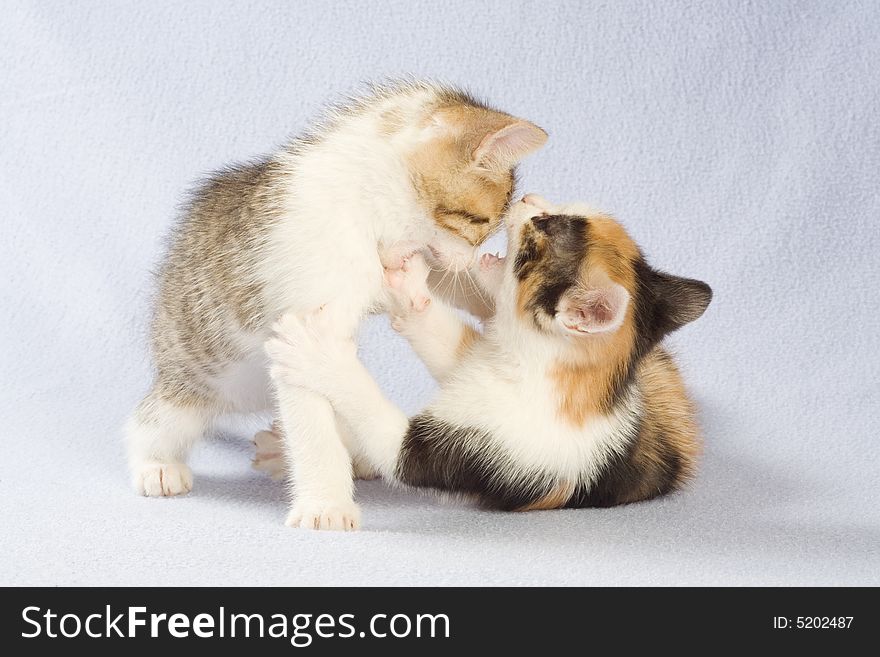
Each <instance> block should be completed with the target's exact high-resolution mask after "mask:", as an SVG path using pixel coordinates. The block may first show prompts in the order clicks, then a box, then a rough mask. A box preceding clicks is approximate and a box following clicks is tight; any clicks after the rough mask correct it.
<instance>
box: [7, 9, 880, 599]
mask: <svg viewBox="0 0 880 657" xmlns="http://www.w3.org/2000/svg"><path fill="white" fill-rule="evenodd" d="M878 62H880V5H878V4H877V3H874V2H864V3H857V2H835V3H832V2H814V3H811V2H772V3H771V2H760V3H748V2H713V3H695V4H694V5H690V4H687V3H679V2H667V1H664V2H656V3H649V2H644V3H623V2H621V3H618V2H595V3H588V2H565V3H549V2H497V3H491V2H490V3H482V2H480V3H478V2H475V1H469V0H445V1H444V2H442V3H441V2H428V3H418V2H392V3H367V2H362V3H335V4H332V3H323V2H315V3H312V2H296V3H287V2H283V3H268V2H230V3H214V2H187V3H183V2H175V3H169V2H149V3H142V2H130V3H126V2H116V3H112V4H111V3H68V2H58V3H52V2H39V3H24V2H9V1H3V2H0V108H2V109H0V231H2V233H0V235H2V239H0V304H2V317H3V319H2V323H0V345H2V349H0V377H2V379H0V395H2V398H0V399H2V407H0V434H2V446H0V454H2V457H0V518H2V530H0V554H2V557H0V584H74V583H79V584H203V585H207V584H502V583H505V584H543V583H547V584H551V583H552V584H642V583H650V584H782V583H789V584H811V583H812V584H844V583H850V584H860V583H861V584H868V583H872V584H875V585H876V584H880V504H878V491H877V488H878V465H880V464H878V456H877V453H878V428H880V423H878V419H877V418H878V413H880V408H878V401H880V400H878V387H880V386H878V374H877V372H878V366H880V356H878V351H880V341H878V331H880V313H878V292H877V285H878V283H880V280H878V279H880V276H878V264H877V254H878V252H880V231H878V227H877V222H878V219H880V194H878V171H880V135H878V119H877V112H878V106H880V76H878V73H877V66H878ZM401 73H412V74H415V75H417V76H431V77H436V78H439V79H443V80H448V81H451V82H454V83H458V84H462V85H465V86H467V87H469V88H471V89H472V90H473V91H475V92H476V93H477V94H479V95H481V96H485V97H486V98H488V99H490V100H491V101H492V102H493V103H495V104H497V105H498V106H500V107H501V108H504V109H506V110H508V111H510V112H512V113H516V114H520V115H522V116H525V117H528V118H529V119H532V120H534V121H536V122H537V123H539V124H540V125H542V126H543V127H545V128H546V129H547V130H548V131H549V133H550V135H551V138H550V141H549V142H548V145H547V146H546V148H545V149H544V150H543V151H542V152H540V153H539V154H537V155H536V156H534V157H532V158H531V159H530V160H529V161H528V162H527V164H526V165H525V166H524V167H523V168H522V181H523V185H522V191H536V192H540V193H542V194H544V195H545V196H547V197H548V198H550V199H556V200H569V199H575V198H577V199H584V200H589V201H591V202H593V203H594V204H595V205H597V206H599V207H602V208H606V209H609V210H611V211H614V212H615V213H617V215H618V216H619V217H620V218H621V219H622V221H623V222H624V223H625V224H626V225H627V226H628V227H629V228H630V230H631V232H632V233H633V234H634V235H635V236H636V238H637V239H638V240H639V242H640V243H641V244H642V245H643V246H644V247H645V250H646V251H647V253H648V255H649V257H650V258H651V259H652V261H653V263H654V264H655V265H657V266H661V267H665V268H667V269H669V270H670V271H673V272H675V273H679V274H685V275H689V276H694V277H699V278H702V279H704V280H706V281H708V282H710V283H711V284H712V286H713V287H714V289H715V301H714V302H713V304H712V306H711V307H710V309H709V311H708V312H707V314H706V315H705V317H704V318H703V319H701V320H700V321H699V322H697V323H696V324H694V325H692V326H690V327H688V328H686V329H685V330H683V331H682V332H681V333H680V334H679V335H678V336H676V339H675V340H674V345H675V347H676V350H677V351H678V353H679V354H680V359H681V362H682V365H683V368H684V370H685V373H686V376H687V378H688V380H689V383H690V386H691V389H692V390H693V393H694V395H695V397H696V399H697V400H698V401H699V404H700V407H701V414H702V421H703V425H704V428H705V437H706V444H707V450H706V457H705V460H704V464H703V468H702V470H701V474H700V477H699V479H698V481H697V482H696V483H695V485H694V486H693V487H692V488H691V489H690V490H689V491H688V492H686V493H684V494H681V495H678V496H675V497H672V498H668V499H665V500H662V501H658V502H652V503H648V504H642V505H637V506H632V507H628V508H618V509H612V510H584V511H565V512H548V513H533V514H526V515H502V514H495V513H485V512H480V511H476V510H473V509H469V508H466V507H463V506H460V505H454V504H442V503H440V502H438V501H436V500H434V499H433V498H430V497H425V496H421V495H418V494H415V493H406V492H400V491H397V492H391V491H389V490H387V489H386V488H385V487H384V486H383V485H382V484H381V483H379V482H371V483H369V484H366V485H359V487H358V496H359V498H360V501H361V503H362V505H363V510H364V516H365V528H364V531H362V532H360V533H359V534H355V535H352V534H347V535H343V534H323V533H311V532H302V531H294V530H291V529H287V528H285V527H284V526H283V525H282V521H283V518H284V513H285V509H284V506H285V505H284V501H283V490H282V487H281V486H280V485H279V484H276V483H274V482H270V481H267V480H264V479H263V478H262V477H261V476H260V475H259V474H258V473H255V472H252V471H251V470H249V455H250V447H249V444H248V442H247V440H246V436H247V434H248V432H249V430H250V429H252V428H253V427H255V426H257V424H256V423H254V422H253V420H252V421H251V422H250V425H247V426H241V425H238V426H234V427H233V428H232V429H230V430H227V431H226V432H225V433H223V434H222V435H221V436H218V437H216V438H215V439H214V440H213V441H209V442H208V443H206V444H205V445H204V446H203V447H202V448H200V449H199V450H198V452H197V453H196V454H195V456H194V459H193V468H194V471H195V475H196V487H195V490H194V492H193V493H192V494H191V495H190V496H188V497H186V498H180V499H169V500H164V499H163V500H155V499H141V498H139V497H136V496H135V495H134V493H133V492H132V491H131V490H130V489H129V486H128V478H127V474H126V472H125V466H124V460H123V450H122V445H121V440H120V438H121V436H120V426H121V424H122V422H123V419H124V416H125V415H126V414H127V413H128V412H129V411H130V410H131V408H132V407H133V406H134V404H135V403H136V402H137V400H138V398H139V395H140V394H142V393H143V391H144V390H145V389H146V387H147V385H148V379H149V376H150V370H149V362H148V360H147V357H146V353H145V325H146V320H147V315H148V310H147V304H148V300H149V294H150V285H149V283H150V279H149V272H150V269H151V268H152V267H154V266H155V264H156V262H157V257H158V255H159V253H160V252H161V247H162V237H163V235H164V234H166V232H167V231H168V228H169V226H170V225H171V223H172V221H173V218H174V216H175V208H176V205H177V203H178V202H179V201H180V199H181V198H182V195H183V192H184V190H185V189H186V188H187V186H188V185H190V183H191V182H192V181H193V180H194V179H196V178H198V177H199V176H201V175H203V174H204V173H206V172H208V171H210V170H212V169H214V168H217V167H219V166H220V165H222V164H224V163H226V162H229V161H232V160H241V159H246V158H249V157H251V156H254V155H257V154H260V153H265V152H267V151H269V150H271V149H272V148H273V147H274V146H275V145H277V144H278V143H280V142H281V141H282V140H283V139H284V138H285V136H286V135H288V134H290V133H292V132H295V131H297V130H299V129H300V128H301V127H302V126H303V125H304V124H305V123H306V121H307V120H308V118H309V117H310V116H313V115H314V114H315V113H316V111H317V110H318V108H319V107H320V106H321V104H322V103H323V102H324V101H326V100H327V99H331V98H333V97H335V96H337V95H338V94H340V93H342V92H345V91H347V90H350V89H351V88H352V87H354V86H356V85H357V84H358V82H360V81H362V80H369V79H377V78H381V77H383V76H386V75H396V74H401ZM363 345H364V352H365V358H366V359H367V361H368V363H369V365H370V367H371V368H372V369H373V370H374V371H375V373H376V376H377V377H378V379H379V381H380V383H381V384H382V386H383V387H384V388H385V389H386V390H387V391H388V392H389V394H391V395H392V396H393V397H394V399H396V400H397V401H399V402H400V403H401V404H402V405H403V406H404V407H405V408H406V409H407V410H408V411H414V410H416V409H417V408H418V407H419V406H420V405H421V404H423V403H425V401H426V400H427V399H428V398H429V397H430V394H431V391H432V389H433V384H432V382H431V381H430V379H429V378H428V376H427V374H426V373H425V371H424V370H423V369H422V367H421V365H420V364H419V363H418V362H417V361H415V359H414V358H413V356H412V355H411V354H410V353H409V351H408V349H407V348H406V346H405V345H404V344H402V342H401V341H400V340H399V339H398V338H397V337H396V336H394V335H393V334H392V333H391V332H390V330H389V329H388V327H387V322H386V321H385V320H384V319H383V318H377V319H374V320H371V321H369V322H368V323H367V325H366V327H365V330H364V332H363Z"/></svg>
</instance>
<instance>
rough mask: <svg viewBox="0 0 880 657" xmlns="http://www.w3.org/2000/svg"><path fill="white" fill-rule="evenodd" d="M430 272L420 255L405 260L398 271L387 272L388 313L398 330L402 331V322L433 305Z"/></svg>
mask: <svg viewBox="0 0 880 657" xmlns="http://www.w3.org/2000/svg"><path fill="white" fill-rule="evenodd" d="M430 271H431V270H430V268H429V267H428V264H427V263H426V262H425V259H424V258H423V257H422V255H421V254H420V253H415V254H413V255H412V256H410V257H409V258H406V259H404V261H403V263H402V265H401V266H400V268H398V269H386V270H385V284H386V290H387V294H388V300H389V304H388V312H389V314H390V315H391V317H392V326H393V327H394V328H395V329H396V330H400V328H399V326H400V323H401V320H403V319H406V318H408V317H410V316H412V315H413V314H416V313H421V312H423V311H424V310H426V309H427V308H428V306H429V305H430V304H431V291H430V290H429V289H428V282H427V279H428V273H429V272H430Z"/></svg>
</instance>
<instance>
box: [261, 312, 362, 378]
mask: <svg viewBox="0 0 880 657" xmlns="http://www.w3.org/2000/svg"><path fill="white" fill-rule="evenodd" d="M272 331H273V333H272V336H271V337H270V338H269V339H268V340H267V341H266V343H265V344H264V349H265V350H266V354H267V355H268V356H269V360H270V367H269V374H270V375H271V376H272V378H273V379H274V380H275V381H276V382H282V383H286V384H288V385H293V386H302V387H305V388H310V389H316V386H317V385H318V384H319V383H320V378H319V377H318V376H317V375H318V374H320V373H322V372H324V371H325V370H328V369H330V370H332V369H333V368H334V366H335V364H336V362H337V361H342V360H344V359H346V358H349V357H355V356H356V349H355V345H354V342H353V341H352V339H351V338H350V337H344V336H342V335H340V334H339V333H338V331H337V329H336V323H335V322H334V321H333V317H332V313H331V312H330V311H329V310H328V309H327V307H326V306H321V307H320V308H318V309H317V310H315V311H312V312H310V313H307V314H305V315H302V316H298V315H296V314H294V313H286V314H285V315H284V316H282V317H281V319H280V320H278V322H276V323H275V325H274V326H273V327H272ZM316 391H317V392H321V390H317V389H316Z"/></svg>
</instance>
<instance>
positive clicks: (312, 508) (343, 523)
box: [284, 499, 361, 532]
mask: <svg viewBox="0 0 880 657" xmlns="http://www.w3.org/2000/svg"><path fill="white" fill-rule="evenodd" d="M284 524H286V525H287V526H288V527H295V528H299V529H324V530H330V531H346V532H349V531H354V530H356V529H360V526H361V510H360V508H359V507H358V505H357V504H355V503H354V502H352V501H337V502H324V501H322V500H308V499H305V500H297V502H296V503H294V505H293V508H292V509H291V510H290V513H289V514H288V515H287V520H286V521H285V523H284Z"/></svg>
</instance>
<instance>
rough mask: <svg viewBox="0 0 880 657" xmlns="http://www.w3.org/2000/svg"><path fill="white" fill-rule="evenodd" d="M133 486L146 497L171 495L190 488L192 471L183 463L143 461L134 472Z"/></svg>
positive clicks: (181, 493) (185, 491) (188, 490)
mask: <svg viewBox="0 0 880 657" xmlns="http://www.w3.org/2000/svg"><path fill="white" fill-rule="evenodd" d="M134 486H135V488H136V489H137V491H138V492H139V493H140V494H141V495H146V496H147V497H171V496H174V495H183V494H184V493H188V492H190V491H191V490H192V487H193V476H192V471H191V470H190V469H189V467H188V466H186V465H185V464H183V463H145V464H144V465H142V466H140V467H139V468H138V469H137V470H136V471H135V473H134Z"/></svg>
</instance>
